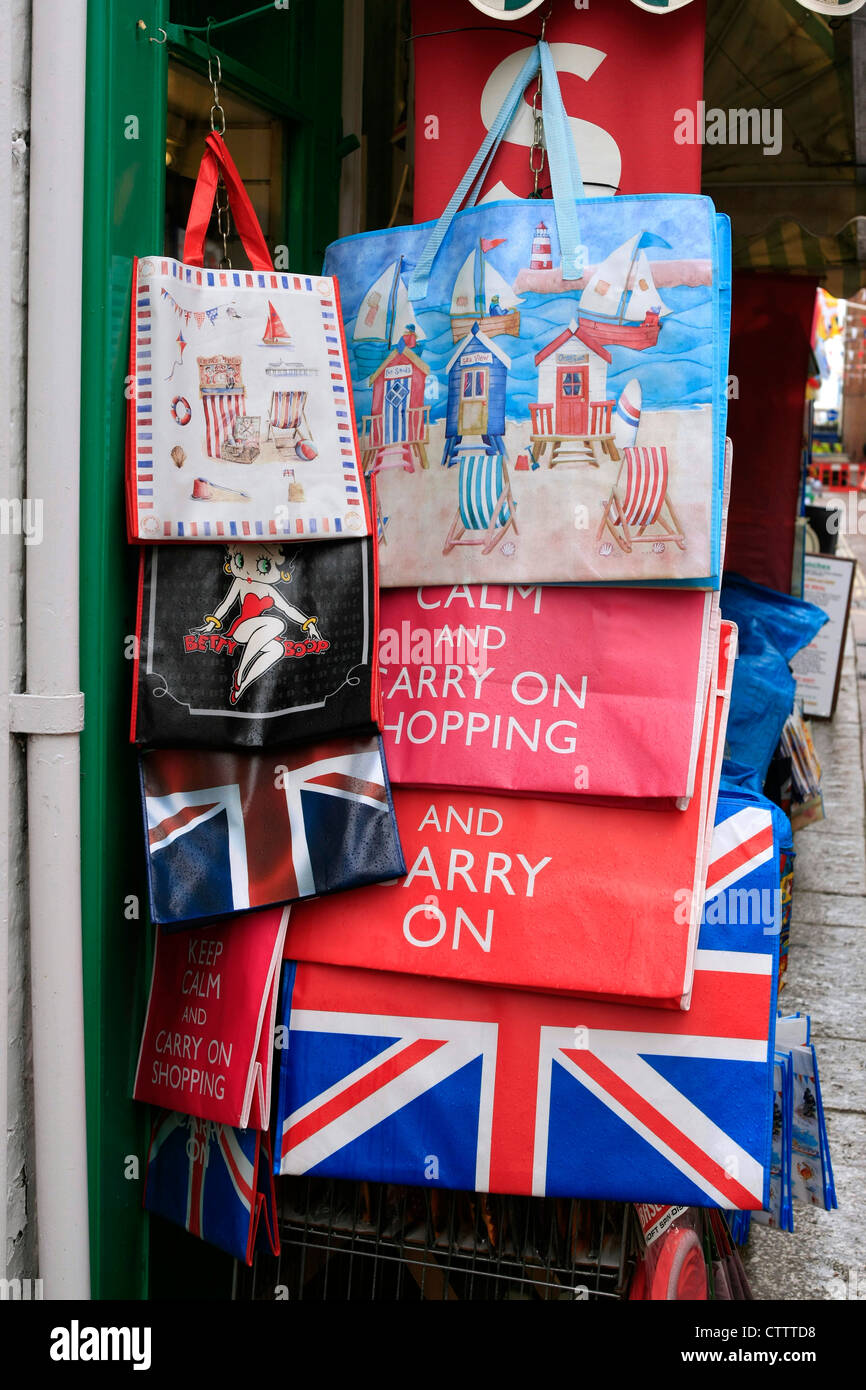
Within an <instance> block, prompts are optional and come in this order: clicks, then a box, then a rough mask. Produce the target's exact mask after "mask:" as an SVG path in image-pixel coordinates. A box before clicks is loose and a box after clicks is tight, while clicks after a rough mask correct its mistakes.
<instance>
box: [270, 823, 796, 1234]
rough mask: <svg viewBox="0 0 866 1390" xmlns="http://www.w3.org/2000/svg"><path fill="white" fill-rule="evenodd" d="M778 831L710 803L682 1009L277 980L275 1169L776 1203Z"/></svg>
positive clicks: (384, 978)
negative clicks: (284, 1040) (709, 847)
mask: <svg viewBox="0 0 866 1390" xmlns="http://www.w3.org/2000/svg"><path fill="white" fill-rule="evenodd" d="M776 827H777V822H776V820H775V817H774V813H773V809H772V807H771V806H770V805H769V803H767V802H765V801H762V800H758V801H755V802H753V801H752V800H751V799H749V798H746V799H740V798H737V797H735V796H726V797H725V798H724V800H723V801H722V800H720V805H719V811H718V813H717V817H716V826H715V834H716V837H718V845H719V848H720V849H721V848H724V849H725V850H726V863H725V869H726V872H725V873H724V874H723V875H722V876H721V877H719V878H718V880H717V881H716V883H714V884H713V885H712V887H711V889H710V890H708V895H707V896H708V903H707V908H706V911H705V913H704V920H703V923H702V925H701V929H700V937H699V941H698V950H697V962H696V968H695V973H694V985H693V989H692V996H691V1006H690V1008H689V1009H687V1010H671V1009H665V1008H650V1007H645V1006H644V1007H636V1006H634V1005H623V1004H622V1003H621V1002H618V1001H616V1000H615V999H608V1000H586V999H583V1000H574V999H567V998H563V997H562V996H557V995H554V994H551V993H549V992H546V991H540V990H526V989H503V988H501V987H490V986H489V985H482V984H475V983H470V982H468V981H466V980H462V979H456V980H446V979H439V978H434V977H432V971H433V968H432V967H430V969H429V972H428V973H427V974H425V975H424V976H415V975H409V974H406V973H393V972H392V973H385V972H384V971H382V970H377V969H355V968H352V967H344V966H340V965H323V964H319V963H316V962H313V961H311V962H309V963H307V962H299V963H296V964H293V965H290V966H289V968H288V969H287V970H285V971H284V973H283V984H282V1001H281V1006H280V1013H281V1019H282V1021H283V1024H284V1025H285V1026H287V1028H288V1046H287V1047H285V1048H283V1049H282V1050H281V1051H280V1054H279V1056H280V1064H279V1065H280V1079H279V1096H278V1103H277V1130H276V1141H275V1143H276V1154H275V1162H276V1167H277V1171H278V1172H280V1173H282V1174H291V1175H293V1176H301V1175H303V1174H306V1173H315V1174H316V1175H317V1176H320V1177H323V1178H352V1179H359V1180H369V1181H377V1182H396V1183H409V1184H411V1185H414V1186H418V1187H425V1186H426V1187H445V1188H456V1189H463V1190H465V1189H469V1190H472V1189H474V1190H476V1191H479V1192H505V1193H517V1194H524V1195H527V1196H535V1197H544V1196H547V1197H552V1196H556V1197H593V1198H601V1199H608V1200H611V1201H631V1202H634V1201H641V1202H653V1203H664V1204H667V1203H677V1204H682V1205H685V1206H719V1207H723V1208H727V1209H737V1210H746V1211H759V1210H760V1209H761V1208H762V1207H763V1206H764V1205H765V1204H766V1202H767V1200H768V1196H769V1194H770V1191H771V1183H770V1178H771V1143H770V1141H771V1132H772V1129H773V1039H774V1027H775V1013H776V971H777V968H778V960H779V937H778V922H779V902H778V899H779V894H778V889H779V867H778V840H777V838H776V834H777V829H776ZM581 942H582V938H580V937H579V936H576V937H575V944H576V946H577V944H578V943H581ZM287 949H288V951H291V949H292V946H291V941H289V942H288V943H287Z"/></svg>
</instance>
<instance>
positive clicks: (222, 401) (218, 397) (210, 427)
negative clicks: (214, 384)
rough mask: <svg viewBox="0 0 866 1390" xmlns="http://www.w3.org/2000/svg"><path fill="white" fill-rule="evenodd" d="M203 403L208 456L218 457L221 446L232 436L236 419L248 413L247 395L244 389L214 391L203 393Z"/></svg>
mask: <svg viewBox="0 0 866 1390" xmlns="http://www.w3.org/2000/svg"><path fill="white" fill-rule="evenodd" d="M201 403H202V406H203V408H204V423H205V431H206V435H207V453H208V458H212V459H218V458H220V457H221V454H220V449H221V446H222V445H223V444H224V443H225V441H226V440H227V439H228V438H230V436H231V433H232V430H233V429H234V426H235V420H236V419H237V418H238V416H239V415H246V413H247V403H246V397H245V395H244V393H243V391H212V392H208V393H207V394H206V395H205V394H203V395H202V398H201Z"/></svg>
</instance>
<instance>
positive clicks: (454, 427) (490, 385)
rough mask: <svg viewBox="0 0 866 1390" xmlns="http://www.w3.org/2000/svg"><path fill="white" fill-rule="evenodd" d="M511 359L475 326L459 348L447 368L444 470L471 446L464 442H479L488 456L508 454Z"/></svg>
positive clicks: (474, 324)
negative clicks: (507, 399) (507, 398)
mask: <svg viewBox="0 0 866 1390" xmlns="http://www.w3.org/2000/svg"><path fill="white" fill-rule="evenodd" d="M510 366H511V358H510V357H506V355H505V353H504V352H503V351H502V349H501V348H500V347H498V346H497V344H496V343H494V342H493V341H492V339H490V338H488V337H487V335H486V334H485V333H482V332H481V330H480V328H479V327H478V324H477V323H473V325H472V328H471V330H470V331H469V333H467V335H466V337H465V338H464V339H463V340H462V341H461V342H459V343H458V344H457V347H456V348H455V350H454V354H453V356H452V357H451V358H450V360H449V362H448V365H447V367H446V369H445V370H446V372H447V373H448V410H447V415H446V420H445V448H444V451H443V454H442V464H443V467H447V468H450V467H451V466H452V465H453V464H454V463H456V461H457V458H456V456H457V453H458V451H460V450H464V451H465V450H466V449H467V448H469V446H466V445H464V444H463V440H464V438H466V436H470V437H472V438H475V439H478V438H480V439H481V440H482V442H483V443H484V446H485V448H486V450H487V452H488V454H502V455H504V454H505V444H504V437H505V388H506V381H507V377H508V368H509V367H510Z"/></svg>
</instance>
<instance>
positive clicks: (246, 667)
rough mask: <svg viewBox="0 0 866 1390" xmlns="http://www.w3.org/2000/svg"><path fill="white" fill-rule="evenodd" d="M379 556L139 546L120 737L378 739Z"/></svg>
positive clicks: (340, 549) (371, 545)
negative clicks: (127, 716)
mask: <svg viewBox="0 0 866 1390" xmlns="http://www.w3.org/2000/svg"><path fill="white" fill-rule="evenodd" d="M375 558H376V546H375V541H373V540H372V539H370V538H369V537H362V538H361V539H360V540H354V541H345V542H344V543H343V544H342V545H316V544H314V543H313V542H309V541H304V542H301V543H300V544H299V545H287V544H285V543H283V544H280V543H276V544H271V543H269V542H267V541H262V542H254V541H240V542H235V543H230V544H228V545H225V546H222V545H200V546H192V547H179V546H143V547H142V551H141V565H140V572H139V586H138V615H137V622H136V635H137V638H138V641H137V645H136V658H135V676H134V686H133V690H134V695H133V710H132V732H131V737H132V739H133V741H134V742H136V743H149V744H166V745H187V746H192V747H200V748H227V747H245V748H261V747H266V746H271V747H272V746H274V745H276V744H284V743H294V742H298V741H302V740H311V739H316V738H322V737H328V736H330V735H333V734H367V735H369V734H373V733H375V732H377V723H378V705H379V679H378V668H377V666H376V662H375V655H376V646H375V643H376V626H377V624H376V609H377V597H378V593H377V587H376V572H375V570H376V566H375Z"/></svg>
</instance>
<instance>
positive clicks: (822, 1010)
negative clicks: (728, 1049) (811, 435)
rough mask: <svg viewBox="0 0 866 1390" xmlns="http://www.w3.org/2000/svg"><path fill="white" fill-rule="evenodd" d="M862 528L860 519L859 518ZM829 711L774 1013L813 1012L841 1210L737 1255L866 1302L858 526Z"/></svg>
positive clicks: (764, 1283) (864, 851) (771, 1283)
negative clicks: (819, 817) (815, 809)
mask: <svg viewBox="0 0 866 1390" xmlns="http://www.w3.org/2000/svg"><path fill="white" fill-rule="evenodd" d="M863 522H864V529H866V516H864V518H863ZM839 554H853V555H854V556H855V557H856V559H857V560H858V572H857V574H856V575H855V583H854V594H853V598H852V605H851V621H850V623H849V627H848V638H847V642H846V646H845V654H844V658H843V665H842V677H841V682H840V687H839V698H838V703H837V707H836V713H835V715H834V717H833V719H832V720H826V721H823V720H813V721H812V723H811V728H812V736H813V739H814V743H815V750H816V752H817V754H818V758H819V760H820V763H821V768H822V790H823V794H824V810H825V817H826V818H825V820H823V821H821V822H820V823H818V824H814V825H810V826H808V827H807V828H805V829H804V830H801V831H799V832H798V833H797V835H796V836H795V841H794V848H795V850H796V852H797V858H796V861H795V864H794V899H793V917H792V922H791V944H790V954H789V959H788V970H787V975H786V977H785V978H786V984H785V988H784V989H783V991H782V994H781V996H780V1000H779V1007H780V1010H781V1012H782V1013H796V1012H797V1010H800V1011H802V1012H804V1013H809V1014H811V1016H812V1041H813V1042H814V1043H815V1047H816V1050H817V1054H818V1065H819V1075H820V1080H821V1090H822V1095H823V1099H824V1107H825V1115H826V1121H827V1130H828V1134H829V1138H830V1157H831V1159H832V1163H833V1175H834V1178H835V1180H836V1192H837V1197H838V1201H839V1207H838V1210H837V1211H829V1212H825V1211H819V1210H818V1209H816V1208H812V1207H805V1206H803V1205H802V1204H801V1203H799V1202H795V1203H794V1226H795V1229H794V1231H793V1233H789V1232H786V1231H777V1230H768V1229H767V1228H766V1227H756V1226H753V1227H752V1231H751V1234H750V1236H749V1242H748V1245H747V1247H746V1250H745V1251H744V1260H745V1264H746V1269H747V1271H748V1275H749V1279H750V1281H751V1284H752V1292H753V1293H754V1295H755V1298H757V1299H779V1298H781V1299H795V1300H797V1299H800V1300H802V1299H809V1300H813V1299H820V1300H826V1299H866V1223H864V1221H863V1208H864V1197H866V1063H864V1057H866V838H864V829H866V826H864V813H866V799H864V767H866V578H864V574H866V535H863V536H858V535H848V536H843V537H840V542H839Z"/></svg>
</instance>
